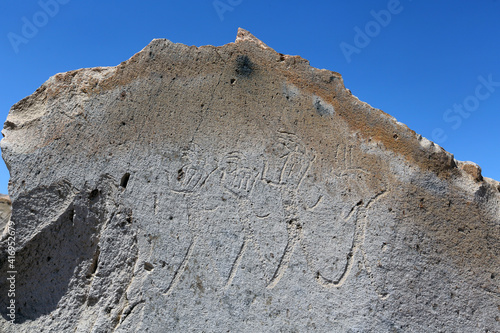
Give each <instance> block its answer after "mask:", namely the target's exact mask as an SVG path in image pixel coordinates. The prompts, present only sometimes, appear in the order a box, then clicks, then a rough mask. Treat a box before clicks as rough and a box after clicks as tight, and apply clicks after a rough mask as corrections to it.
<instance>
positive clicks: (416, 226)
mask: <svg viewBox="0 0 500 333" xmlns="http://www.w3.org/2000/svg"><path fill="white" fill-rule="evenodd" d="M3 134H4V136H5V138H4V139H3V140H2V142H1V147H2V153H3V158H4V159H5V161H6V163H7V165H8V166H9V169H10V173H11V183H10V187H9V192H10V195H11V198H12V201H13V212H12V217H11V221H12V223H13V224H14V225H15V228H16V232H17V238H16V249H17V254H16V256H17V267H16V269H17V271H18V275H17V280H16V288H17V289H16V305H17V319H16V320H17V322H16V324H11V323H10V322H9V321H8V319H9V318H8V317H7V312H6V311H7V310H5V309H6V305H7V301H8V299H7V298H6V297H4V295H6V294H7V288H8V284H7V283H6V282H5V281H6V278H5V275H6V274H7V273H6V272H7V264H6V262H7V261H6V258H7V254H6V250H5V249H6V239H5V238H4V240H3V243H2V256H1V257H0V260H1V261H0V264H1V265H2V266H1V273H0V278H1V279H0V294H1V295H2V297H1V298H0V300H1V304H0V308H1V309H2V310H1V311H0V312H1V313H2V314H3V319H1V320H0V331H2V332H34V331H35V332H36V331H39V330H40V329H41V328H43V331H44V332H112V331H113V332H202V331H203V332H226V331H231V332H243V331H245V332H309V331H318V332H439V331H441V332H486V331H489V332H493V331H495V330H497V331H498V328H499V320H500V319H499V318H500V312H499V304H500V303H499V295H500V260H499V252H500V245H499V239H500V229H499V228H500V209H499V207H500V204H499V202H500V193H499V191H498V186H499V183H498V182H496V181H494V180H491V179H488V178H484V179H483V178H482V177H480V172H479V173H477V172H475V171H474V170H472V169H471V168H470V167H465V168H460V167H458V166H459V165H462V164H461V163H460V162H458V161H456V160H455V159H454V158H453V156H452V155H451V154H449V153H448V152H446V151H445V150H444V149H442V148H441V147H439V146H437V145H436V144H434V143H432V142H430V141H429V140H427V139H425V138H423V137H421V136H419V135H417V134H416V133H415V132H413V131H412V130H410V129H408V128H407V127H406V126H405V125H403V124H401V123H399V122H397V121H396V120H395V119H394V118H393V117H391V116H389V115H387V114H385V113H384V112H382V111H380V110H377V109H374V108H372V107H370V106H369V105H367V104H366V103H363V102H361V101H359V100H358V99H357V98H356V97H354V96H353V95H352V94H351V93H350V91H349V90H347V89H346V88H345V87H344V84H343V81H342V77H341V76H340V75H339V74H338V73H335V72H330V71H327V70H319V69H315V68H312V67H310V65H309V63H308V62H307V61H306V60H304V59H302V58H300V57H298V56H287V55H283V54H279V53H276V52H275V51H274V50H272V49H271V48H269V47H268V46H266V45H265V44H264V43H262V42H261V41H259V40H258V39H257V38H255V37H254V36H252V35H251V34H250V33H248V32H247V31H244V30H240V31H239V32H238V38H237V40H236V42H235V43H231V44H227V45H224V46H221V47H213V46H203V47H194V46H192V47H189V46H185V45H182V44H174V43H172V42H170V41H167V40H154V41H152V42H151V43H150V44H149V45H148V46H147V47H146V48H144V49H143V50H142V51H141V52H139V53H137V54H136V55H134V56H133V57H132V58H131V59H129V60H128V61H125V62H123V63H122V64H120V65H118V66H117V67H112V68H93V69H81V70H77V71H72V72H68V73H63V74H57V75H55V76H53V77H51V78H50V79H49V80H48V81H47V82H46V83H44V84H43V85H42V86H41V87H40V88H39V89H38V90H37V91H36V92H35V93H33V95H31V96H29V97H27V98H25V99H23V100H22V101H20V102H19V103H17V104H16V105H14V106H13V107H12V109H11V111H10V113H9V116H8V119H7V122H6V124H5V126H4V130H3ZM471 174H472V177H471Z"/></svg>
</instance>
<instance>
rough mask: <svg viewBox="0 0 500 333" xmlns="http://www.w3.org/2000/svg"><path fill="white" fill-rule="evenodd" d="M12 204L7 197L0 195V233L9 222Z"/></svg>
mask: <svg viewBox="0 0 500 333" xmlns="http://www.w3.org/2000/svg"><path fill="white" fill-rule="evenodd" d="M11 206H12V203H11V202H10V198H9V196H8V195H2V194H0V232H1V230H4V229H5V226H6V225H7V223H8V222H9V219H10V212H11V210H12V207H11Z"/></svg>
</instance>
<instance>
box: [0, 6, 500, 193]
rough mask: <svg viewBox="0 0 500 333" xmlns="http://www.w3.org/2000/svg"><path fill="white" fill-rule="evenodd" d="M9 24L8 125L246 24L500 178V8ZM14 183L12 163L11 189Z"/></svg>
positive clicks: (92, 9) (82, 9)
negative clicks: (78, 85)
mask: <svg viewBox="0 0 500 333" xmlns="http://www.w3.org/2000/svg"><path fill="white" fill-rule="evenodd" d="M0 22H1V23H0V27H1V31H0V77H1V80H0V122H2V123H3V121H4V120H5V119H6V117H7V114H8V111H9V108H10V107H11V106H12V105H13V104H14V103H16V102H17V101H19V100H21V99H22V98H24V97H25V96H28V95H30V94H31V93H32V92H33V91H35V90H36V88H37V87H39V86H40V85H41V84H42V83H43V82H44V81H46V80H47V79H48V78H49V77H50V76H52V75H54V74H56V73H59V72H65V71H69V70H74V69H78V68H83V67H95V66H115V65H117V64H119V63H120V62H122V61H124V60H126V59H128V58H130V57H131V56H132V55H133V54H135V53H136V52H138V51H140V50H141V49H142V48H143V47H145V46H146V45H147V44H148V43H149V42H150V41H151V40H152V39H154V38H167V39H169V40H171V41H173V42H178V43H184V44H187V45H197V46H200V45H207V44H212V45H223V44H226V43H229V42H233V41H234V39H235V37H236V31H237V28H238V27H242V28H245V29H247V30H249V31H250V32H252V33H253V34H254V35H256V36H257V37H258V38H260V39H261V40H262V41H263V42H264V43H266V44H267V45H269V46H270V47H272V48H274V49H275V50H276V51H278V52H281V53H286V54H293V55H300V56H302V57H303V58H306V59H308V60H309V61H310V62H311V65H313V66H315V67H318V68H326V69H329V70H332V71H336V72H339V73H340V74H342V76H343V78H344V82H345V85H346V87H347V88H348V89H350V90H351V91H352V92H353V94H354V95H356V96H357V97H358V98H359V99H361V100H362V101H365V102H367V103H369V104H370V105H372V106H373V107H376V108H379V109H382V110H384V111H385V112H387V113H389V114H391V115H392V116H394V117H396V118H397V119H398V120H399V121H401V122H403V123H405V124H407V125H408V126H409V127H410V128H411V129H413V130H415V131H416V132H417V133H420V134H422V135H423V136H425V137H427V138H429V139H430V140H433V141H435V142H437V143H438V144H440V145H441V146H443V147H444V148H445V149H446V150H448V151H449V152H451V153H453V154H455V158H457V159H459V160H469V161H473V162H476V163H478V164H479V165H480V166H481V167H482V169H483V175H484V176H487V177H491V178H495V179H497V180H500V167H499V164H500V157H499V155H500V154H499V146H500V126H499V125H500V0H478V1H470V0H455V1H431V0H427V1H423V0H420V1H419V0H400V1H395V0H390V1H388V0H383V1H375V0H371V1H344V0H343V1H333V0H330V1H303V0H300V1H299V0H287V1H279V0H273V1H269V0H265V1H264V0H216V1H213V0H190V1H131V0H120V1H118V0H115V1H106V0H101V1H95V0H87V1H76V0H41V1H15V0H4V1H2V2H1V3H0ZM8 179H9V175H8V170H7V168H6V167H5V165H4V163H3V162H0V193H6V192H7V182H8Z"/></svg>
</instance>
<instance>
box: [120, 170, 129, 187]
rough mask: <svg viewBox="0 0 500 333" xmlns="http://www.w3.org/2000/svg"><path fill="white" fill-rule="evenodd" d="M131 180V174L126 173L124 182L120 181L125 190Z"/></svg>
mask: <svg viewBox="0 0 500 333" xmlns="http://www.w3.org/2000/svg"><path fill="white" fill-rule="evenodd" d="M129 179H130V173H128V172H127V173H126V174H124V175H123V177H122V180H121V181H120V186H121V187H123V188H127V185H128V181H129Z"/></svg>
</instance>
